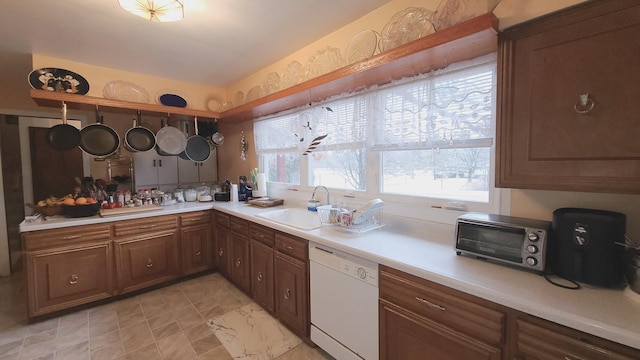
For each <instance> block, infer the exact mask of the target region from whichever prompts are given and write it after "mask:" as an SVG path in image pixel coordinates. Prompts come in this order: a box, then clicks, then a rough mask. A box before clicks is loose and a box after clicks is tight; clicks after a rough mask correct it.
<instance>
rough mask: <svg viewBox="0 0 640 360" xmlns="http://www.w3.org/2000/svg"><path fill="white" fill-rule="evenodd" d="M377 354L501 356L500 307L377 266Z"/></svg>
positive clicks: (503, 327) (462, 359)
mask: <svg viewBox="0 0 640 360" xmlns="http://www.w3.org/2000/svg"><path fill="white" fill-rule="evenodd" d="M379 311H380V314H379V315H380V358H381V359H390V360H391V359H394V360H396V359H398V360H401V359H407V360H408V359H415V358H416V356H418V358H421V359H434V360H435V359H452V360H453V359H456V360H466V359H468V360H474V359H487V360H488V359H491V360H494V359H495V360H497V359H502V358H503V352H504V350H505V349H507V345H506V339H507V336H506V329H507V326H506V321H507V314H506V310H504V311H503V309H502V308H501V307H500V306H498V305H497V304H492V303H490V302H488V301H483V300H482V299H475V298H472V297H471V296H470V295H467V294H463V293H461V292H458V291H455V290H453V289H449V288H447V287H444V286H442V285H439V284H435V283H432V282H430V281H427V280H424V279H421V278H419V277H416V276H413V275H410V274H406V273H403V272H401V271H398V270H395V269H391V268H389V267H386V266H380V306H379Z"/></svg>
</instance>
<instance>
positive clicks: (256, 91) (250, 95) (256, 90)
mask: <svg viewBox="0 0 640 360" xmlns="http://www.w3.org/2000/svg"><path fill="white" fill-rule="evenodd" d="M262 96H263V95H262V87H261V86H254V87H252V88H251V89H249V92H247V96H246V97H245V98H244V99H245V101H246V102H251V101H253V100H255V99H259V98H260V97H262Z"/></svg>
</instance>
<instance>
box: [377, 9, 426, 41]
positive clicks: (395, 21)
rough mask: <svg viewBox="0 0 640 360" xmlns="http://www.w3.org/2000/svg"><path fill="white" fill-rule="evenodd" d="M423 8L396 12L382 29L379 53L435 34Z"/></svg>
mask: <svg viewBox="0 0 640 360" xmlns="http://www.w3.org/2000/svg"><path fill="white" fill-rule="evenodd" d="M432 15H433V13H432V12H431V11H429V10H427V9H424V8H415V7H410V8H407V9H405V10H402V11H399V12H397V13H396V14H395V15H393V16H392V17H391V20H389V22H388V23H387V25H385V26H384V28H383V29H382V34H380V51H387V50H389V49H393V48H395V47H398V46H400V45H404V44H406V43H409V42H411V41H414V40H417V39H419V38H421V37H423V36H427V35H429V34H432V33H433V32H435V29H434V28H433V24H431V20H430V19H431V17H432Z"/></svg>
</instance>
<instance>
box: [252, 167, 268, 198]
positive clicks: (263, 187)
mask: <svg viewBox="0 0 640 360" xmlns="http://www.w3.org/2000/svg"><path fill="white" fill-rule="evenodd" d="M256 183H257V184H255V185H256V187H254V189H253V191H252V196H253V197H263V196H267V177H266V176H265V175H264V173H258V174H256Z"/></svg>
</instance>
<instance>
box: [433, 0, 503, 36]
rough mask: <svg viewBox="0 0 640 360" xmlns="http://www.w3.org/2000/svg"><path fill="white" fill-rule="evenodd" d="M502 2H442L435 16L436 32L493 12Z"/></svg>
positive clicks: (482, 0)
mask: <svg viewBox="0 0 640 360" xmlns="http://www.w3.org/2000/svg"><path fill="white" fill-rule="evenodd" d="M500 1H501V0H442V1H441V2H440V5H438V8H437V9H436V12H435V14H434V16H433V26H434V27H435V29H436V31H440V30H442V29H446V28H448V27H450V26H453V25H456V24H459V23H461V22H464V21H466V20H470V19H472V18H474V17H476V16H479V15H482V14H484V13H487V12H491V11H493V9H495V7H496V6H498V3H499V2H500Z"/></svg>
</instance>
